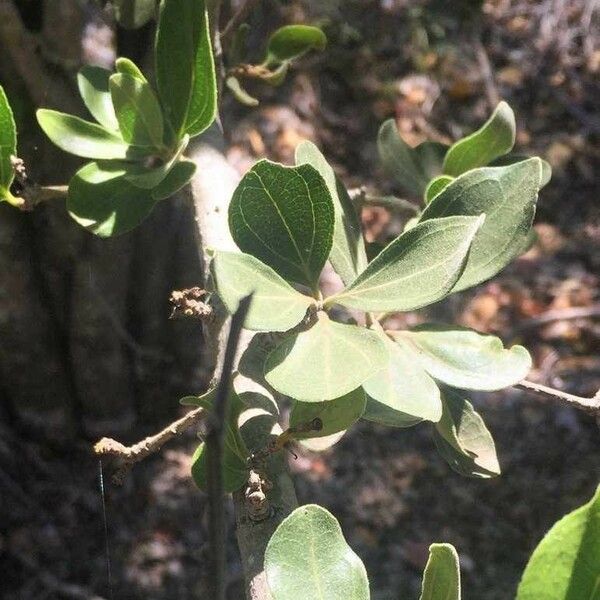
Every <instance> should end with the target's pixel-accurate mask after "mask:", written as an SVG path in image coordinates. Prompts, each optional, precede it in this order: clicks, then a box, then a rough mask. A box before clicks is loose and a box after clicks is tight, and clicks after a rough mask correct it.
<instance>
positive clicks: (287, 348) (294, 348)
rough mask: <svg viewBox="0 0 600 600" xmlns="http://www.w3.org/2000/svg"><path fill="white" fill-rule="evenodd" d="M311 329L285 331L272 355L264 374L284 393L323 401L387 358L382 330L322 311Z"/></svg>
mask: <svg viewBox="0 0 600 600" xmlns="http://www.w3.org/2000/svg"><path fill="white" fill-rule="evenodd" d="M318 316H319V318H318V321H317V323H315V324H314V325H313V326H312V327H311V328H310V329H308V330H307V331H303V332H300V333H296V334H294V335H291V336H289V337H286V338H285V339H284V340H283V342H282V343H281V344H279V345H278V346H277V347H276V348H275V349H274V350H273V351H272V352H271V353H270V354H269V356H268V358H267V362H266V364H265V378H266V380H267V382H268V383H269V384H270V385H271V386H273V387H274V388H275V389H276V390H277V391H278V392H280V393H281V394H285V395H286V396H290V397H291V398H294V399H296V400H301V401H303V402H323V401H325V400H333V399H334V398H338V397H339V396H344V395H345V394H347V393H349V392H351V391H352V390H355V389H356V388H357V387H359V386H360V385H361V384H362V383H363V382H364V381H365V380H366V379H367V378H368V377H369V376H370V375H371V374H372V373H375V372H376V371H379V370H380V369H382V368H383V367H384V366H385V364H386V361H387V360H388V352H387V349H386V347H385V345H384V343H383V342H382V340H381V339H380V338H379V336H378V335H377V334H376V333H375V332H373V331H370V330H369V329H365V328H364V327H359V326H357V325H344V324H342V323H336V322H335V321H331V320H330V319H329V317H328V316H327V314H326V313H324V312H320V313H319V315H318Z"/></svg>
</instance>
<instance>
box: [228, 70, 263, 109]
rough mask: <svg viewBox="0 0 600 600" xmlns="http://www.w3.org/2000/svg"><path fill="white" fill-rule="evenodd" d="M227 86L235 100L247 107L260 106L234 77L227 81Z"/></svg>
mask: <svg viewBox="0 0 600 600" xmlns="http://www.w3.org/2000/svg"><path fill="white" fill-rule="evenodd" d="M225 85H226V86H227V87H228V88H229V91H230V92H231V93H232V94H233V96H234V97H235V99H236V100H237V101H238V102H240V103H241V104H244V105H245V106H258V100H257V99H256V98H254V96H251V95H250V94H249V93H248V92H247V91H246V90H245V89H244V88H243V87H242V84H241V83H240V80H239V79H238V78H237V77H234V76H233V75H231V76H229V77H228V78H227V79H226V80H225Z"/></svg>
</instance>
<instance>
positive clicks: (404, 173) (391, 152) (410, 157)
mask: <svg viewBox="0 0 600 600" xmlns="http://www.w3.org/2000/svg"><path fill="white" fill-rule="evenodd" d="M446 149H447V147H446V146H444V145H443V144H438V143H437V142H423V143H422V144H419V145H418V146H417V147H416V148H412V147H411V146H409V145H408V144H407V143H406V142H405V141H404V140H403V139H402V137H401V136H400V133H399V132H398V128H397V126H396V121H395V120H394V119H389V120H388V121H385V123H383V125H382V126H381V128H380V129H379V134H378V136H377V150H378V151H379V158H380V160H381V163H382V164H383V168H384V170H385V172H386V173H387V175H388V176H389V177H392V178H393V179H394V181H395V182H396V183H397V184H398V186H399V187H400V189H401V190H402V191H403V192H404V193H407V194H409V195H411V196H415V197H419V198H422V197H423V194H424V192H425V188H426V187H427V184H428V183H429V180H430V179H432V178H433V177H436V176H437V175H440V174H441V172H442V162H443V160H444V154H445V153H446Z"/></svg>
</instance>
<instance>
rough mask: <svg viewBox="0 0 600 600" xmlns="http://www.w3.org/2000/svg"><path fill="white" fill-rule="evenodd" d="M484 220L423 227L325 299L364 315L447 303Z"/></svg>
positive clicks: (399, 240)
mask: <svg viewBox="0 0 600 600" xmlns="http://www.w3.org/2000/svg"><path fill="white" fill-rule="evenodd" d="M483 221H484V217H483V215H482V216H481V217H451V218H446V219H434V220H430V221H426V222H425V223H419V224H417V225H416V226H415V227H413V228H412V229H410V230H408V231H405V232H404V233H403V234H402V235H401V236H400V237H398V238H396V239H395V240H394V241H393V242H391V243H390V244H389V245H388V246H387V247H386V248H385V249H384V250H382V251H381V252H380V253H379V254H378V255H377V257H376V258H375V259H374V260H373V261H372V262H371V263H370V264H369V266H368V267H367V268H366V269H365V270H364V271H363V272H362V273H361V274H360V275H359V276H358V277H357V278H356V279H355V280H354V282H353V283H351V284H350V285H349V286H348V287H347V288H346V289H345V290H343V291H341V292H340V293H339V294H337V295H335V296H332V297H330V298H327V300H326V301H325V303H326V304H331V303H334V302H335V303H337V304H341V305H343V306H347V307H348V308H357V309H360V310H365V311H370V310H385V311H406V310H414V309H415V308H420V307H422V306H427V305H428V304H432V303H433V302H437V301H438V300H441V299H442V298H444V297H445V296H446V295H447V294H448V293H449V292H450V290H451V289H452V287H453V286H454V284H455V283H456V281H457V280H458V278H459V277H460V274H461V272H462V269H463V266H464V264H465V261H466V260H467V256H468V254H469V249H470V247H471V242H472V240H473V238H474V237H475V234H476V233H477V231H478V230H479V228H480V227H481V225H482V223H483Z"/></svg>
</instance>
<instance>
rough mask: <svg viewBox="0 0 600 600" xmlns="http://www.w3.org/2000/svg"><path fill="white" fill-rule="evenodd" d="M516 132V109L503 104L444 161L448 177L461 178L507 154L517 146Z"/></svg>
mask: <svg viewBox="0 0 600 600" xmlns="http://www.w3.org/2000/svg"><path fill="white" fill-rule="evenodd" d="M515 132H516V125H515V115H514V113H513V111H512V108H511V107H510V106H509V105H508V104H507V103H506V102H500V104H498V106H497V107H496V109H495V110H494V112H493V113H492V116H491V117H490V118H489V119H488V120H487V121H486V122H485V123H484V124H483V125H482V126H481V128H480V129H478V130H477V131H475V132H474V133H472V134H471V135H469V136H468V137H466V138H463V139H462V140H459V141H458V142H456V143H455V144H453V145H452V146H451V147H450V149H449V150H448V153H447V154H446V158H445V159H444V173H446V174H447V175H452V176H453V177H457V176H458V175H462V174H463V173H466V172H467V171H469V170H471V169H476V168H478V167H484V166H485V165H487V164H489V163H490V162H492V161H493V160H494V159H495V158H498V157H499V156H502V155H504V154H507V153H508V152H510V151H511V150H512V148H513V146H514V145H515Z"/></svg>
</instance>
